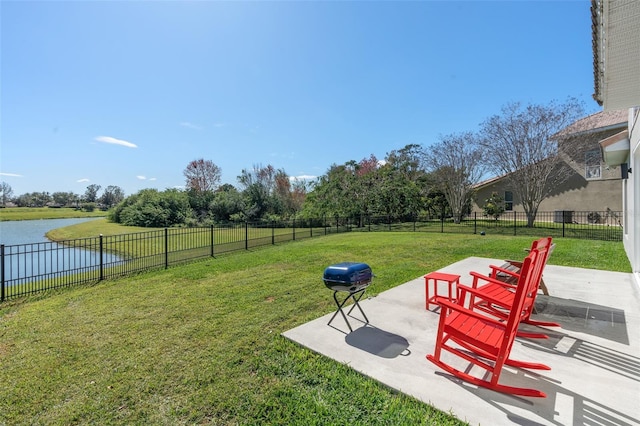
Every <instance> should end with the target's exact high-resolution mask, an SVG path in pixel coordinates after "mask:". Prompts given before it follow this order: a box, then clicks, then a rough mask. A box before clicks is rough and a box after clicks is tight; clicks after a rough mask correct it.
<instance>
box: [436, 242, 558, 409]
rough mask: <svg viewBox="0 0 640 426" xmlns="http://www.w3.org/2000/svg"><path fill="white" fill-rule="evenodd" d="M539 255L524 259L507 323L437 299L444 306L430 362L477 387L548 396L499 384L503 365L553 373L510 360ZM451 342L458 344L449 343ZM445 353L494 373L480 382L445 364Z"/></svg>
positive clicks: (526, 363) (536, 366) (479, 379)
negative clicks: (442, 353)
mask: <svg viewBox="0 0 640 426" xmlns="http://www.w3.org/2000/svg"><path fill="white" fill-rule="evenodd" d="M540 256H541V253H540V252H539V251H538V250H532V251H531V252H530V253H529V255H528V256H527V257H526V258H525V260H524V262H523V264H522V269H521V273H520V276H519V279H518V286H517V289H516V292H515V297H514V298H513V304H512V305H511V306H510V307H509V308H510V309H509V311H508V312H509V315H508V317H507V320H506V321H501V320H499V319H496V318H493V317H488V316H486V315H485V314H484V313H482V312H477V311H473V310H470V309H467V308H465V307H464V306H462V304H456V303H453V302H450V301H448V300H446V299H438V302H437V303H438V304H439V305H440V306H441V310H440V322H439V324H438V334H437V336H436V346H435V350H434V353H433V355H427V359H428V360H429V361H431V362H433V363H434V364H436V365H437V366H438V367H440V368H442V369H443V370H445V371H447V372H449V373H450V374H453V375H454V376H456V377H458V378H460V379H462V380H465V381H467V382H469V383H472V384H475V385H477V386H482V387H486V388H488V389H492V390H495V391H498V392H504V393H509V394H514V395H522V396H530V397H546V394H545V393H544V392H541V391H539V390H536V389H528V388H519V387H514V386H507V385H503V384H500V383H498V380H499V378H500V373H501V372H502V368H503V366H504V365H510V366H514V367H524V368H531V369H541V370H550V368H549V367H548V366H546V365H544V364H538V363H531V362H525V361H517V360H512V359H510V358H509V355H510V353H511V348H512V347H513V342H514V340H515V337H516V333H517V330H518V325H519V323H520V319H521V313H522V311H523V307H524V302H525V299H526V295H527V293H528V292H530V291H531V289H532V288H533V287H534V286H535V283H533V281H532V280H533V279H534V278H535V277H534V272H535V269H536V263H537V262H536V261H537V260H538V259H540V258H541V257H540ZM462 291H464V289H463V290H462ZM460 303H462V301H461V302H460ZM451 342H453V343H455V344H456V345H455V346H454V345H452V344H450V343H451ZM442 350H446V351H448V352H451V353H452V354H454V355H457V356H459V357H460V358H463V359H464V360H466V361H469V362H471V363H472V364H475V365H477V366H479V367H481V368H483V369H485V370H487V371H488V372H489V373H490V374H491V378H490V379H489V380H486V379H481V378H479V377H475V376H472V375H471V374H469V373H467V372H464V371H460V370H458V369H456V368H454V367H453V366H451V365H449V364H447V363H445V362H444V361H443V360H442V359H441V352H442Z"/></svg>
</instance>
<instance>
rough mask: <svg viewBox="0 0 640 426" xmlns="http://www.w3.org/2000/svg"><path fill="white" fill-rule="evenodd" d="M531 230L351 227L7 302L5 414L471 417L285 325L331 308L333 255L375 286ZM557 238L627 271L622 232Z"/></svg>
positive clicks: (569, 258)
mask: <svg viewBox="0 0 640 426" xmlns="http://www.w3.org/2000/svg"><path fill="white" fill-rule="evenodd" d="M530 243H531V238H530V237H503V236H489V235H487V236H484V237H480V236H468V235H451V234H425V233H409V232H407V233H401V232H399V233H378V232H377V233H364V234H363V233H345V234H337V235H332V236H328V237H323V238H314V239H306V240H302V241H299V242H295V243H291V244H282V245H277V246H269V247H268V248H264V249H260V250H254V251H248V252H241V253H237V254H233V255H226V256H222V257H219V258H216V259H210V260H207V261H203V262H197V263H193V264H189V265H184V266H179V267H175V268H171V269H168V270H166V271H157V272H150V273H145V274H140V275H137V276H133V277H129V278H126V279H119V280H112V281H105V282H102V283H100V284H98V285H95V286H93V287H84V288H77V289H71V290H65V291H59V292H53V293H50V294H48V295H44V296H38V297H32V298H30V299H22V300H16V301H12V302H9V303H5V304H3V305H0V383H2V386H1V387H0V424H4V423H6V424H27V423H28V424H93V423H100V424H172V425H174V424H192V423H204V424H224V425H227V424H228V425H235V424H242V425H245V424H252V425H253V424H256V425H257V424H294V425H297V424H299V425H314V424H361V425H365V424H366V425H369V424H371V425H378V424H379V425H388V424H412V425H413V424H433V425H458V424H462V423H461V422H460V421H459V420H457V419H455V418H453V417H451V416H450V415H449V414H447V413H444V412H441V411H438V410H436V409H434V408H432V407H430V406H429V405H427V404H423V403H421V402H419V401H417V400H415V399H412V398H410V397H408V396H405V395H402V394H398V393H396V392H394V391H392V390H391V389H389V388H387V387H385V386H383V385H381V384H379V383H377V382H375V381H373V380H371V379H369V378H366V377H364V376H362V375H360V374H359V373H356V372H355V371H353V370H351V369H350V368H349V367H348V366H346V365H342V364H340V363H336V362H335V361H332V360H330V359H328V358H325V357H323V356H321V355H318V354H315V353H313V352H311V351H309V350H306V349H304V348H302V347H300V346H298V345H296V344H294V343H292V342H290V341H288V340H286V339H284V338H283V337H281V336H280V333H282V332H283V331H286V330H288V329H290V328H292V327H295V326H297V325H300V324H303V323H305V322H307V321H309V320H311V319H314V318H317V317H319V316H321V315H323V314H326V313H329V312H331V311H333V309H334V306H333V301H332V300H331V297H330V292H329V291H328V290H327V289H326V288H325V287H324V285H323V284H322V280H321V276H322V271H323V270H324V268H325V267H326V266H327V265H330V264H333V263H337V262H340V261H345V260H356V261H364V262H367V263H369V264H370V265H371V267H372V269H373V271H374V273H375V274H376V280H375V281H374V284H373V285H372V286H371V287H370V288H369V290H368V293H373V294H375V293H377V292H381V291H384V290H386V289H388V288H391V287H394V286H396V285H399V284H402V283H404V282H406V281H409V280H411V279H414V278H415V277H418V276H420V275H423V274H424V273H426V272H428V271H432V270H435V269H438V268H441V267H443V266H445V265H448V264H450V263H453V262H456V261H458V260H461V259H463V258H465V257H468V256H484V257H492V258H512V257H514V253H524V252H523V248H525V247H529V246H530ZM556 243H557V246H556V249H555V251H554V253H553V255H552V257H551V258H550V260H549V262H550V263H552V264H557V265H568V266H582V267H590V268H598V269H608V270H616V271H625V272H629V271H630V266H629V264H628V261H626V256H624V252H623V248H622V244H621V243H612V242H598V241H578V240H569V239H557V240H556ZM425 362H426V361H425Z"/></svg>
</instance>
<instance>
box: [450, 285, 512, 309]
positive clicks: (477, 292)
mask: <svg viewBox="0 0 640 426" xmlns="http://www.w3.org/2000/svg"><path fill="white" fill-rule="evenodd" d="M456 289H457V290H458V295H457V296H458V303H460V304H463V303H464V300H465V299H466V297H467V295H466V293H471V294H472V295H474V296H475V297H477V298H479V299H482V300H485V301H487V302H489V303H493V304H496V305H498V306H502V307H504V308H509V307H510V306H509V305H508V304H506V303H504V301H501V300H498V299H496V298H494V297H492V296H490V295H488V294H486V293H485V292H483V291H482V289H481V288H480V289H477V288H472V287H469V286H467V285H464V284H459V285H458V286H457V287H456Z"/></svg>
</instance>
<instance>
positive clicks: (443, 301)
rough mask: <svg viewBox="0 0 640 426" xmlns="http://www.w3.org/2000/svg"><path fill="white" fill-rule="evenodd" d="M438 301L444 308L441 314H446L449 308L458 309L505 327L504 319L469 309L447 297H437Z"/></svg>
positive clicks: (465, 313) (463, 312)
mask: <svg viewBox="0 0 640 426" xmlns="http://www.w3.org/2000/svg"><path fill="white" fill-rule="evenodd" d="M436 303H437V304H438V305H440V307H441V308H443V309H442V310H441V311H440V315H445V312H446V311H447V310H449V311H456V312H460V313H461V314H464V315H467V316H470V317H472V318H477V319H480V320H482V321H487V322H490V323H492V324H495V325H497V326H500V327H503V328H504V326H505V325H504V322H503V321H499V320H497V319H495V318H492V317H489V316H487V315H484V314H482V313H480V312H476V311H472V310H471V309H467V308H465V307H464V306H462V305H458V304H457V303H454V302H451V301H449V300H447V299H436ZM444 308H446V309H444Z"/></svg>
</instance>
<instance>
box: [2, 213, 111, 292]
mask: <svg viewBox="0 0 640 426" xmlns="http://www.w3.org/2000/svg"><path fill="white" fill-rule="evenodd" d="M90 220H95V219H94V218H89V219H86V218H84V219H46V220H28V221H27V220H25V221H5V222H0V244H2V245H4V258H3V259H2V260H3V262H2V266H0V274H1V277H2V281H3V282H4V284H5V285H6V286H11V285H16V284H24V283H26V282H29V281H36V280H40V279H44V278H52V277H56V276H60V275H65V274H70V273H85V272H89V271H93V270H95V269H96V268H98V267H99V266H100V264H103V265H104V264H112V263H113V262H117V261H119V260H120V259H119V257H118V256H115V255H113V254H109V253H102V254H101V253H100V244H99V242H100V241H99V238H98V237H94V238H85V239H81V240H75V241H76V243H77V244H75V245H73V246H70V245H63V244H58V243H55V242H51V241H48V240H47V238H46V237H45V234H46V233H47V232H48V231H50V230H52V229H57V228H62V227H65V226H70V225H74V224H76V223H81V222H87V221H90Z"/></svg>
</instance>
